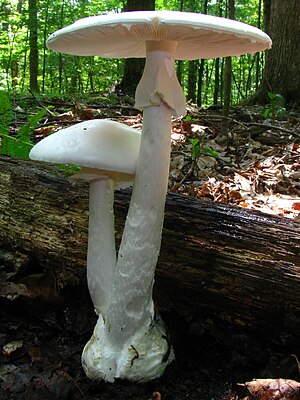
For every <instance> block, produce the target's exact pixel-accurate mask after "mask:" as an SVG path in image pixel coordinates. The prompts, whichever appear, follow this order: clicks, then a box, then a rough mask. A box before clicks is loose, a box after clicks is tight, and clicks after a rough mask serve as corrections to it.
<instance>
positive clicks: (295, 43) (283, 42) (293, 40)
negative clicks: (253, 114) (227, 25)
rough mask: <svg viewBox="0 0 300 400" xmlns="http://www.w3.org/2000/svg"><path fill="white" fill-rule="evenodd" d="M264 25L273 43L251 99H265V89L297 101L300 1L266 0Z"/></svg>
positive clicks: (289, 100) (299, 69) (290, 100)
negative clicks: (256, 89)
mask: <svg viewBox="0 0 300 400" xmlns="http://www.w3.org/2000/svg"><path fill="white" fill-rule="evenodd" d="M264 5H265V10H264V11H265V29H266V31H267V33H268V34H269V35H270V37H271V39H272V41H273V45H272V49H271V50H269V51H267V53H266V62H265V70H264V77H263V80H262V83H261V86H260V87H259V88H258V91H257V93H256V95H255V97H254V101H259V102H261V103H266V102H268V97H267V95H268V92H272V93H277V94H280V95H282V96H283V97H284V98H285V100H286V102H288V103H296V104H300V96H299V93H300V52H299V41H300V24H299V15H300V2H299V0H289V1H282V0H272V1H265V2H264Z"/></svg>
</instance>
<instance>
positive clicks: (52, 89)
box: [0, 0, 300, 107]
mask: <svg viewBox="0 0 300 400" xmlns="http://www.w3.org/2000/svg"><path fill="white" fill-rule="evenodd" d="M232 5H234V9H233V10H231V15H229V13H230V6H231V7H232ZM154 8H155V9H156V10H162V9H167V10H174V11H175V10H179V11H191V12H201V13H207V14H210V15H216V16H223V17H228V16H230V17H231V18H232V17H234V18H235V19H237V20H240V21H242V22H245V23H248V24H251V25H253V26H256V27H258V28H261V29H263V30H264V31H266V32H267V33H269V34H270V36H271V37H272V39H273V50H271V51H269V52H267V61H268V58H269V63H268V62H267V66H268V65H269V67H268V68H266V73H265V75H266V77H265V79H264V81H263V83H262V78H263V73H264V66H265V62H266V55H265V53H257V54H246V55H243V56H241V57H233V58H232V62H231V79H232V83H231V104H238V103H241V102H245V101H246V100H247V99H249V98H250V97H252V96H254V95H255V94H256V99H257V100H260V101H263V102H267V101H269V99H268V92H271V93H276V94H280V95H281V96H282V97H283V98H284V99H285V101H287V102H295V103H297V102H298V103H299V97H300V96H299V93H300V78H299V75H300V73H299V68H300V67H299V65H300V62H299V60H298V61H297V58H299V53H300V52H299V51H298V52H297V51H296V50H297V48H296V46H298V47H299V43H300V40H297V37H298V36H299V23H298V22H299V15H300V2H299V1H298V0H284V1H281V0H250V1H246V0H235V1H228V0H202V1H193V0H156V1H154V0H140V1H136V0H128V1H127V2H126V1H125V0H105V1H103V0H71V1H66V0H56V1H50V0H28V1H24V0H11V1H5V0H3V1H1V2H0V27H1V30H0V76H1V81H0V82H1V83H0V90H2V91H6V92H9V93H10V94H14V93H22V92H25V91H27V90H28V89H30V90H31V91H33V92H36V93H40V94H42V95H47V96H51V97H62V96H64V97H69V98H70V97H71V98H72V99H73V100H74V98H76V96H77V97H78V96H79V97H80V98H84V96H87V97H89V98H90V99H92V100H95V101H97V98H98V96H101V95H102V94H103V93H107V92H109V91H110V90H112V89H114V88H115V87H116V85H118V84H120V83H122V85H121V86H117V88H119V89H120V94H130V95H132V94H133V92H134V88H135V84H136V82H137V79H138V75H139V72H138V70H139V71H141V70H142V67H143V65H142V64H141V63H143V61H141V62H140V63H139V66H138V64H137V65H135V64H134V62H133V61H132V62H131V64H128V61H124V60H123V59H103V58H100V57H78V56H73V55H66V54H59V53H56V52H53V51H50V50H48V49H47V46H46V40H47V38H48V36H49V35H50V34H51V33H53V32H54V31H56V30H57V29H60V28H62V27H64V26H66V25H69V24H71V23H73V22H74V21H76V20H77V19H80V18H84V17H88V16H92V15H98V14H104V13H117V12H122V11H124V10H134V9H154ZM297 26H298V28H297ZM276 32H277V33H276ZM298 39H299V38H298ZM297 43H298V44H297ZM278 48H279V49H281V50H280V51H279V52H278V51H277V50H276V49H278ZM126 65H127V66H128V65H131V66H132V68H134V69H136V70H137V71H134V70H133V71H132V68H131V69H129V71H127V69H126ZM128 72H129V73H128ZM177 74H178V78H179V81H180V82H181V85H182V86H183V88H184V91H185V94H186V97H187V100H188V101H190V102H192V103H193V104H196V105H197V106H202V107H207V106H209V105H212V104H219V105H222V104H223V100H224V84H223V83H224V74H225V59H224V58H222V59H214V60H193V61H177ZM130 79H133V82H131V81H130ZM259 89H262V90H261V93H260V94H259ZM257 94H259V95H257Z"/></svg>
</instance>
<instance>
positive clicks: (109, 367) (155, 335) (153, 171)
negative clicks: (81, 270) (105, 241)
mask: <svg viewBox="0 0 300 400" xmlns="http://www.w3.org/2000/svg"><path fill="white" fill-rule="evenodd" d="M146 47H147V58H146V65H145V71H144V74H143V77H142V79H141V82H140V85H139V87H138V89H137V95H136V98H137V100H136V101H137V104H139V106H140V107H141V108H144V116H143V130H142V137H141V144H140V151H139V157H138V161H137V167H136V173H135V183H134V188H133V193H132V197H131V201H130V206H129V210H128V214H127V219H126V223H125V227H124V232H123V237H122V241H121V245H120V249H119V255H118V260H117V267H116V271H115V275H114V280H113V285H112V291H111V299H110V304H109V307H108V310H107V318H106V321H103V319H102V318H101V316H100V317H99V319H98V322H97V325H96V327H95V330H94V334H93V337H92V338H91V340H90V342H89V343H87V345H86V346H85V349H84V351H83V356H82V361H83V366H84V369H85V371H86V374H87V375H88V376H89V377H90V378H92V379H105V380H108V381H113V380H114V379H115V378H116V377H119V378H125V379H130V380H135V381H147V380H150V379H154V378H157V377H159V376H161V375H162V374H163V372H164V370H165V368H166V366H167V365H168V364H169V363H170V362H171V361H172V360H173V358H174V354H173V351H172V349H171V348H170V345H169V342H168V339H167V335H166V332H165V328H164V325H163V323H162V321H160V320H159V319H158V318H155V315H154V305H153V300H152V288H153V283H154V274H155V267H156V263H157V259H158V255H159V251H160V244H161V234H162V227H163V219H164V207H165V200H166V193H167V187H168V177H169V164H170V152H171V117H172V114H177V113H178V112H181V111H180V110H182V109H183V108H184V104H185V99H184V96H183V93H182V90H181V88H180V85H179V83H178V81H177V78H176V74H175V69H174V51H175V49H176V42H150V43H147V46H146ZM141 101H142V103H141Z"/></svg>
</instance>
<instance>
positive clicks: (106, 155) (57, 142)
mask: <svg viewBox="0 0 300 400" xmlns="http://www.w3.org/2000/svg"><path fill="white" fill-rule="evenodd" d="M140 139H141V134H140V132H139V131H138V130H136V129H134V128H130V127H129V126H126V125H124V124H121V123H118V122H115V121H110V120H107V119H96V120H90V121H84V122H80V123H78V124H76V125H73V126H70V127H68V128H65V129H61V130H60V131H57V132H55V133H53V134H52V135H50V136H48V137H46V138H45V139H43V140H41V141H40V142H38V143H37V144H36V145H35V146H34V147H33V148H32V149H31V151H30V153H29V157H30V158H31V159H33V160H40V161H47V162H51V163H57V164H74V165H78V166H81V167H87V168H88V169H91V171H93V172H95V169H96V170H101V174H102V172H103V175H104V176H106V173H107V174H108V176H109V174H110V172H112V175H113V176H114V174H115V173H117V174H130V175H134V174H135V168H136V162H137V157H138V152H139V146H140ZM127 178H128V176H127Z"/></svg>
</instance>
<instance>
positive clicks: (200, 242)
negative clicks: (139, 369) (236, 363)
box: [0, 156, 300, 354]
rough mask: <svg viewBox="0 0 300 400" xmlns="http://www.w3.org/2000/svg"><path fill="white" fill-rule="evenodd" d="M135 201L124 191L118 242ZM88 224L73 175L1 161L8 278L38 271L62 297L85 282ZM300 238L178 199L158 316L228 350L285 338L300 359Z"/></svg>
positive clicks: (252, 216) (1, 247) (262, 218)
mask: <svg viewBox="0 0 300 400" xmlns="http://www.w3.org/2000/svg"><path fill="white" fill-rule="evenodd" d="M129 200H130V191H120V192H116V200H115V215H116V232H117V245H118V243H119V242H120V238H121V234H122V229H123V225H124V220H125V217H126V212H127V208H128V203H129ZM87 220H88V186H87V184H83V183H76V184H71V183H69V181H68V179H67V178H66V177H65V171H62V170H58V169H57V168H56V167H53V166H48V165H44V164H42V163H35V162H31V161H22V160H17V159H13V158H9V157H6V156H0V261H1V264H2V266H4V268H5V271H8V272H17V271H19V272H20V271H21V275H22V276H23V277H24V275H27V276H29V278H30V277H31V276H33V275H32V274H36V273H37V272H39V277H42V278H43V282H44V283H43V284H44V285H45V279H44V278H45V271H46V274H47V276H48V277H49V276H50V277H52V278H51V279H52V280H51V279H50V280H49V281H48V282H49V287H50V283H51V285H52V286H53V279H54V283H55V287H56V288H58V289H57V290H58V291H59V290H61V288H62V287H64V286H65V285H67V284H69V285H70V284H71V285H76V284H79V283H80V282H85V280H86V276H85V274H86V250H87ZM299 239H300V227H299V223H298V222H296V221H291V220H288V219H285V218H280V217H275V216H270V215H267V214H263V213H259V212H254V211H249V210H245V209H243V208H238V207H230V206H226V205H222V204H217V203H211V202H202V201H199V200H196V199H193V198H189V197H187V196H180V195H176V194H171V193H170V194H169V195H168V198H167V203H166V212H165V223H164V230H163V240H162V247H161V253H160V257H159V262H158V266H157V271H156V284H155V291H154V294H155V297H154V299H155V302H156V306H157V309H159V310H160V311H165V312H168V313H171V314H172V315H177V316H180V318H184V320H185V321H188V323H189V324H190V329H191V330H192V331H193V332H194V333H196V334H199V335H200V334H202V333H203V332H204V331H209V332H210V334H213V335H214V336H217V337H218V338H219V339H220V340H222V341H225V342H226V341H227V342H228V343H227V344H230V343H233V342H235V343H237V342H239V341H241V343H244V341H245V337H246V336H247V337H252V338H254V340H267V341H268V343H269V344H270V345H271V344H273V345H274V344H281V345H282V340H283V338H284V341H285V344H286V345H287V346H290V350H289V351H291V352H294V353H295V354H296V353H297V349H296V347H297V346H298V347H299V341H298V339H299V336H298V335H299V331H300V261H299V251H300V240H299ZM2 271H3V269H2ZM1 279H2V275H1V276H0V295H2V296H4V295H5V293H7V290H8V289H7V287H6V286H5V283H3V282H2V286H1ZM18 279H20V278H18V274H17V275H16V276H15V277H14V279H13V280H14V281H15V282H18ZM23 279H24V278H23ZM23 282H24V281H23ZM6 284H7V285H8V283H6ZM10 284H11V282H10ZM17 288H18V286H15V290H16V292H15V293H18V290H17ZM49 290H50V289H49ZM5 291H6V292H5ZM21 294H22V293H21ZM260 335H261V336H262V338H260ZM244 345H245V343H244ZM293 346H294V347H293Z"/></svg>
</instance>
